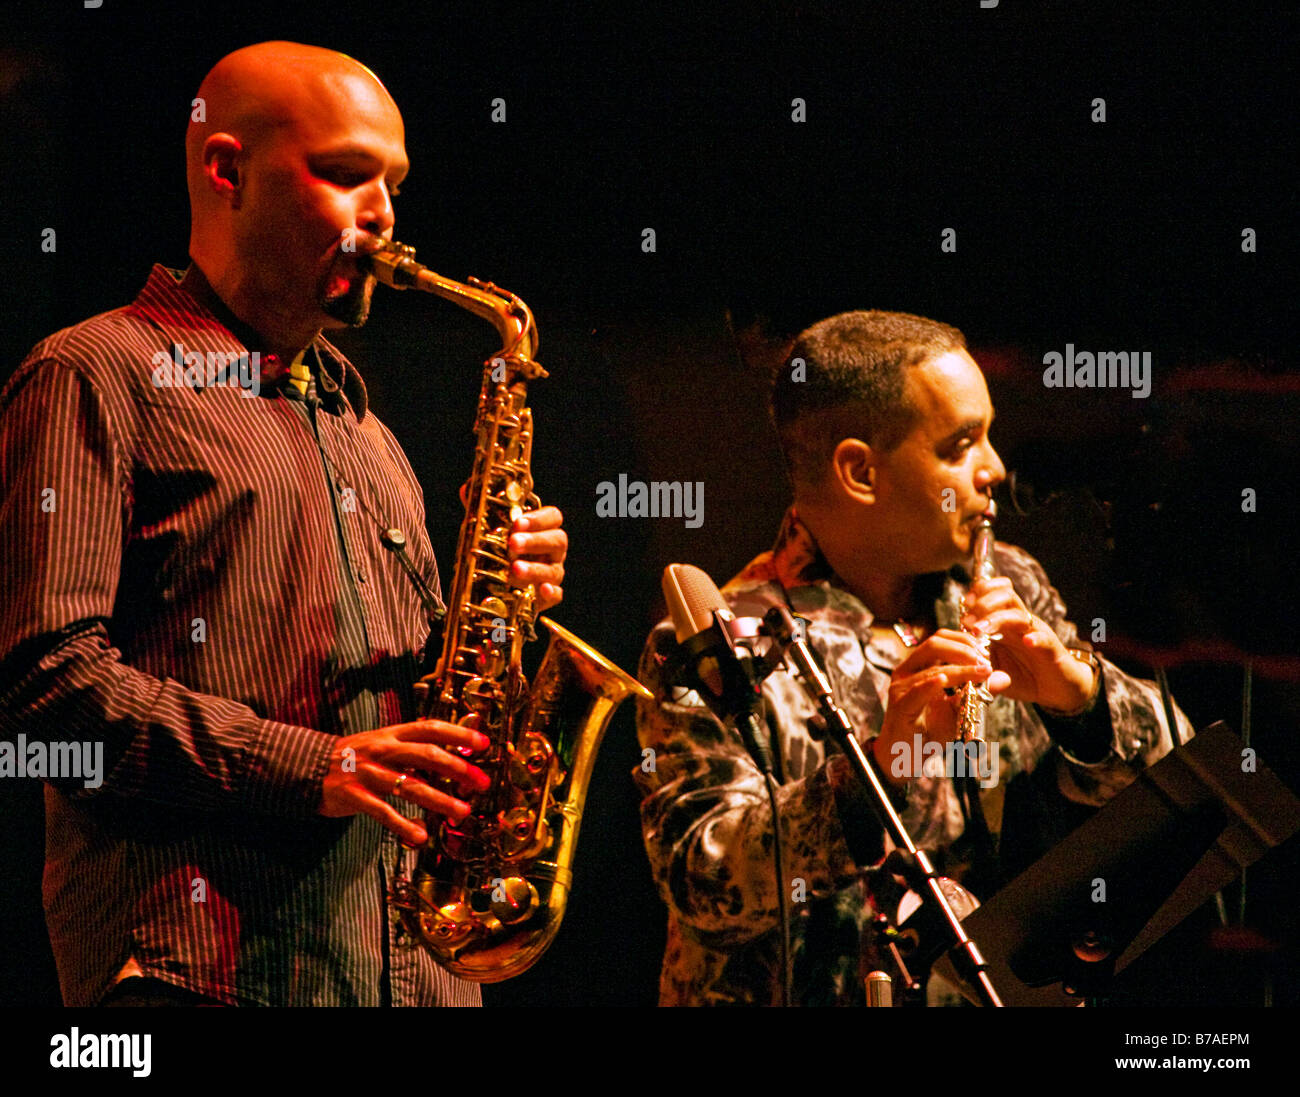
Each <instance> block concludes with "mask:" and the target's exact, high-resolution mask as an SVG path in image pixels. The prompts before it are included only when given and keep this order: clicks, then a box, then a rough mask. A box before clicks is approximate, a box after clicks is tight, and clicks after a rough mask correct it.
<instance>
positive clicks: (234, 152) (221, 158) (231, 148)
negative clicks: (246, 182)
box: [203, 133, 244, 209]
mask: <svg viewBox="0 0 1300 1097" xmlns="http://www.w3.org/2000/svg"><path fill="white" fill-rule="evenodd" d="M243 152H244V146H243V145H241V144H240V143H239V139H238V138H236V137H232V136H231V135H230V134H228V133H214V134H213V135H212V136H211V137H209V138H208V139H207V140H206V141H204V142H203V174H204V175H205V176H206V177H207V180H208V185H209V186H210V187H211V188H212V189H213V190H214V191H216V192H217V193H218V194H219V195H221V196H222V198H224V199H225V200H226V201H227V202H229V203H230V208H231V209H238V208H239V205H240V194H241V190H242V187H241V182H242V180H241V178H240V173H239V165H240V161H241V160H242V159H243Z"/></svg>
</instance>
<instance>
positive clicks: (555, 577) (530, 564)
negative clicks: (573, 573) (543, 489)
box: [509, 507, 569, 612]
mask: <svg viewBox="0 0 1300 1097" xmlns="http://www.w3.org/2000/svg"><path fill="white" fill-rule="evenodd" d="M563 521H564V515H563V514H561V513H560V509H559V507H542V509H541V510H532V511H529V512H528V513H527V514H523V515H520V517H519V518H518V519H516V521H515V524H514V526H513V528H512V529H511V531H510V542H509V549H510V559H511V561H512V564H511V568H510V582H511V583H512V584H514V585H515V586H519V587H526V586H528V584H529V583H531V584H532V585H533V586H534V587H536V588H537V609H538V611H539V612H540V611H545V610H548V609H552V608H554V607H555V606H558V605H559V604H560V601H561V599H563V597H564V591H563V590H561V589H560V584H561V583H563V582H564V557H565V556H566V555H567V554H568V551H569V535H568V534H567V533H565V532H564V530H562V529H561V528H560V524H561V523H562V522H563Z"/></svg>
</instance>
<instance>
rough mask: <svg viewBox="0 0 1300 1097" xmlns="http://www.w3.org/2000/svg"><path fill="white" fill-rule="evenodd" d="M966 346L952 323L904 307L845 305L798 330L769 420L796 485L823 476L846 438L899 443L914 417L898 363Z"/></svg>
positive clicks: (888, 445)
mask: <svg viewBox="0 0 1300 1097" xmlns="http://www.w3.org/2000/svg"><path fill="white" fill-rule="evenodd" d="M965 349H966V337H965V336H964V335H962V333H961V332H960V331H958V330H957V329H956V328H954V327H950V326H949V325H947V324H940V323H937V322H936V321H934V320H927V319H926V318H925V317H923V316H912V315H910V314H909V313H905V312H879V311H875V310H873V311H870V312H842V313H840V314H839V315H838V316H832V317H830V318H829V319H826V320H822V321H820V322H819V323H816V324H814V325H813V326H812V327H810V328H808V329H807V330H806V331H804V332H801V333H800V335H799V336H798V338H796V339H795V341H794V345H793V346H792V347H791V349H790V353H789V355H788V356H787V358H786V360H785V363H784V365H783V366H782V367H781V368H780V369H779V370H778V371H777V373H776V375H775V376H774V378H773V382H772V419H773V422H774V423H775V424H776V431H777V434H778V436H779V437H780V439H781V451H782V453H783V455H784V456H785V464H786V471H787V472H788V473H789V476H790V481H791V483H792V484H793V485H794V487H795V489H796V490H798V489H799V488H800V487H816V486H817V485H818V484H820V483H821V482H822V478H823V477H824V476H825V474H826V469H827V467H828V466H829V464H830V460H831V455H832V454H833V453H834V452H835V447H836V446H837V445H839V444H840V442H841V441H843V440H844V439H845V438H861V439H862V440H863V441H864V442H866V443H867V444H868V445H870V446H872V447H873V448H875V449H878V450H881V451H882V452H885V453H887V452H889V451H890V450H892V449H893V448H894V447H895V446H897V445H898V444H899V443H900V442H902V440H903V439H904V438H906V437H907V435H908V434H909V433H910V432H911V430H912V428H913V427H914V426H915V425H916V419H917V411H916V409H915V408H914V407H912V406H911V404H910V403H909V402H908V400H907V397H906V388H905V377H904V373H903V370H904V369H905V368H906V367H908V366H915V365H920V364H921V363H922V362H926V361H929V360H930V359H931V358H936V357H938V356H940V355H942V354H947V353H949V352H950V351H955V350H965ZM801 362H802V365H800V363H801Z"/></svg>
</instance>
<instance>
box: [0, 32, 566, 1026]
mask: <svg viewBox="0 0 1300 1097" xmlns="http://www.w3.org/2000/svg"><path fill="white" fill-rule="evenodd" d="M186 163H187V177H188V186H189V195H190V202H191V215H192V217H191V238H190V248H189V253H190V258H191V264H190V266H189V268H188V270H186V271H185V272H184V273H183V274H181V273H180V272H174V271H169V270H167V269H166V268H164V267H162V266H155V267H154V269H153V272H152V274H151V275H150V277H149V280H148V283H147V285H146V286H145V288H144V289H143V291H142V292H141V294H140V296H139V297H138V298H136V300H135V301H134V302H133V303H132V304H131V305H129V306H127V307H126V308H122V309H117V310H115V311H113V312H109V313H105V314H103V315H101V316H97V317H94V318H92V319H90V320H88V321H86V322H84V323H81V324H78V325H76V326H74V327H71V328H68V329H65V330H64V331H61V332H59V333H57V334H55V335H53V336H51V337H50V338H48V339H46V340H45V341H43V342H42V343H41V344H40V345H38V346H37V347H36V348H35V349H34V350H33V351H32V353H31V355H30V356H29V357H28V358H27V360H26V361H25V362H24V363H23V364H22V366H21V367H20V369H19V370H18V371H17V373H16V374H15V375H14V377H13V379H12V380H11V381H10V383H9V384H8V386H7V387H6V389H5V392H4V394H3V397H2V398H0V462H2V464H3V477H2V480H3V496H2V497H0V554H2V555H3V557H4V558H5V559H6V561H8V567H9V572H10V576H11V578H10V581H9V585H8V586H7V588H6V598H5V600H4V605H3V606H0V657H2V658H3V660H4V663H3V673H2V674H0V682H3V683H5V684H6V685H5V689H6V691H7V692H6V695H5V696H4V698H3V705H2V706H0V721H2V722H3V731H4V734H5V735H6V737H9V736H12V735H14V734H16V733H19V732H21V733H24V734H25V735H26V736H27V738H28V740H46V741H50V742H55V741H73V740H96V741H100V742H102V743H103V744H104V757H105V759H106V763H105V772H104V774H103V775H102V780H101V781H100V783H99V784H98V785H96V786H95V787H93V788H91V787H83V785H82V783H81V782H77V781H65V780H53V779H51V780H50V781H48V782H47V785H46V815H47V850H46V853H47V858H46V871H45V886H44V891H45V906H46V916H47V923H48V925H49V929H50V936H51V942H52V945H53V948H54V953H55V959H56V962H57V966H58V970H59V979H60V984H61V988H62V993H63V997H64V1000H65V1002H66V1003H67V1004H68V1005H92V1004H95V1003H104V1004H150V1005H152V1004H171V1003H188V1004H227V1005H237V1004H267V1005H309V1004H312V1005H317V1004H319V1005H324V1004H357V1005H387V1004H393V1005H404V1004H455V1003H459V1004H475V1003H477V1002H478V1001H479V1000H480V998H479V992H478V989H477V987H476V986H474V985H473V984H470V983H466V982H463V981H461V980H459V979H456V978H454V977H453V976H451V975H450V974H448V973H447V972H445V971H443V970H441V969H440V968H438V967H437V966H435V965H434V964H433V962H432V960H431V959H430V958H429V956H428V955H427V954H426V953H425V952H424V951H423V950H420V949H409V950H408V949H401V950H399V949H396V948H394V947H393V945H394V941H393V939H392V935H393V932H394V926H393V921H392V920H391V919H390V917H389V914H388V910H387V907H386V889H387V888H388V887H389V886H391V883H392V879H393V874H394V869H395V868H396V869H397V871H398V872H401V871H406V872H409V871H410V863H411V861H412V859H413V857H414V854H413V853H411V852H410V850H409V849H407V848H405V847H409V846H415V845H418V844H420V843H422V842H423V841H424V840H425V838H426V829H425V826H424V823H423V818H424V814H425V812H431V813H433V814H434V815H441V816H445V817H447V818H450V819H459V818H461V817H462V816H464V815H465V814H466V812H468V811H469V804H468V803H467V800H466V798H467V797H468V796H469V795H470V794H472V793H474V792H476V791H479V790H481V789H482V788H484V787H485V786H486V784H487V780H488V779H487V777H486V775H485V774H484V772H483V770H482V769H480V768H479V767H478V766H476V765H475V764H474V762H473V760H472V754H473V752H474V751H476V750H481V749H482V748H483V747H484V745H485V743H486V740H485V738H484V736H482V735H480V734H479V733H478V732H476V731H474V730H472V729H471V728H468V727H462V726H458V725H456V724H451V723H443V722H440V721H437V720H421V721H417V720H415V719H414V715H415V713H414V710H413V699H412V689H411V687H412V684H413V682H414V680H415V678H416V677H417V674H418V670H419V668H418V660H417V652H418V651H419V649H420V647H421V645H422V644H423V643H424V640H425V637H426V634H427V632H428V616H427V613H426V612H425V609H426V607H427V606H428V605H431V604H433V603H435V602H436V600H437V590H438V569H437V566H436V563H435V561H434V558H433V553H432V549H431V546H430V542H429V538H428V535H427V533H426V531H425V528H424V507H423V501H422V496H421V491H420V487H419V485H418V483H417V482H416V480H415V477H414V474H413V473H412V470H411V467H410V465H409V463H408V462H407V459H406V457H405V455H404V454H403V452H402V449H401V447H400V446H399V445H398V443H397V441H396V440H395V439H394V437H393V436H392V435H391V434H390V433H389V432H388V430H387V429H386V428H385V427H384V426H383V425H382V424H381V423H379V422H378V421H377V419H376V418H375V416H374V414H373V412H369V411H368V410H367V399H366V389H365V385H364V384H363V382H362V380H361V377H360V376H359V374H358V372H357V370H356V368H355V367H354V366H353V365H352V364H351V363H350V362H348V361H347V359H346V358H344V357H343V355H342V354H340V353H339V351H338V350H337V349H336V348H335V347H334V346H333V345H332V344H331V343H330V342H329V341H328V340H327V339H326V338H325V337H324V336H323V334H322V332H323V331H326V330H331V329H337V328H343V327H355V326H359V325H361V324H362V323H364V322H365V320H366V317H367V314H368V310H369V303H370V296H371V292H372V290H373V287H374V278H373V276H372V275H371V274H370V273H369V271H368V268H367V267H366V266H365V255H366V252H367V250H368V249H371V248H373V247H374V246H375V245H376V244H377V243H378V242H379V241H380V240H382V239H391V237H392V230H393V224H394V213H393V205H392V198H393V196H394V195H395V194H396V193H397V190H398V186H399V184H400V183H401V182H402V180H403V178H404V177H405V175H406V173H407V170H408V161H407V156H406V150H405V147H404V131H403V125H402V118H401V115H400V113H399V112H398V109H397V107H396V105H395V104H394V103H393V100H392V98H391V97H390V96H389V94H388V92H387V91H386V89H385V88H384V87H383V85H382V84H381V83H380V82H379V80H378V79H377V78H376V77H375V76H374V74H373V73H371V72H370V71H369V70H368V69H366V68H365V67H364V66H362V65H360V64H358V63H357V62H355V61H353V60H351V59H350V58H347V57H345V56H343V55H342V54H338V53H334V52H332V51H328V50H323V49H318V48H315V47H310V46H302V45H296V44H293V43H288V42H267V43H262V44H260V45H256V46H250V47H248V48H246V49H242V50H239V51H236V52H235V53H232V54H231V55H229V56H228V57H226V58H224V59H223V60H222V61H220V62H219V63H218V64H217V65H216V67H215V68H213V70H212V71H211V72H210V73H209V74H208V76H207V78H206V79H205V80H204V81H203V84H202V86H201V87H200V89H199V92H198V96H197V98H196V99H195V102H194V112H193V114H192V116H191V122H190V126H189V131H188V133H187V136H186ZM214 364H215V368H214ZM236 367H237V368H236ZM468 376H469V374H468V373H467V377H468ZM235 379H238V381H236V380H235ZM245 382H252V383H251V384H249V383H245ZM467 384H472V382H470V381H467ZM468 463H469V454H468V453H467V454H466V464H467V466H468ZM394 529H397V530H401V531H402V532H403V533H404V541H405V544H406V548H405V551H406V554H407V560H408V562H409V564H410V565H411V569H413V573H414V575H415V576H418V580H417V581H415V582H413V581H412V580H411V578H410V574H409V573H408V571H406V570H405V569H404V567H403V565H402V562H401V561H400V560H399V559H398V558H397V556H396V555H394V553H393V552H392V551H390V548H389V547H386V546H385V543H384V540H385V539H384V536H383V535H384V534H385V532H386V531H391V530H394ZM389 540H391V538H389ZM508 551H509V557H510V560H511V561H512V563H511V572H510V577H511V581H512V582H515V583H517V584H519V585H520V586H521V587H522V586H529V585H531V586H533V587H534V588H535V590H536V595H537V603H536V604H537V606H538V608H539V609H546V608H548V607H551V606H554V605H556V604H557V603H558V602H559V601H560V599H561V596H562V594H561V587H560V584H561V582H562V580H563V576H564V566H563V565H564V559H565V555H566V551H567V540H566V535H565V533H564V531H563V530H562V529H561V515H560V513H559V511H558V510H556V508H554V507H543V508H541V509H538V510H536V511H534V512H531V513H528V514H524V515H522V516H521V517H520V518H519V519H518V520H517V521H516V522H515V524H514V527H513V530H512V532H511V535H510V537H509V544H508ZM421 585H422V586H423V590H421V589H420V586H421ZM11 684H12V685H11ZM444 779H450V780H451V781H453V782H455V786H451V785H447V784H446V782H445V780H444ZM455 788H458V789H459V790H460V791H459V794H457V792H455V791H454V789H455Z"/></svg>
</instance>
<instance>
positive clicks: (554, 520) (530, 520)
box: [515, 507, 564, 532]
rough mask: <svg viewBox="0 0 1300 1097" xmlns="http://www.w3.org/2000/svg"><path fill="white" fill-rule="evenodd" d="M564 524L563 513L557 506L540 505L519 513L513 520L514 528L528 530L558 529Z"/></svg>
mask: <svg viewBox="0 0 1300 1097" xmlns="http://www.w3.org/2000/svg"><path fill="white" fill-rule="evenodd" d="M563 524H564V515H563V514H562V513H561V511H560V508H559V507H541V508H539V509H538V510H530V511H529V512H528V513H527V514H521V515H520V516H519V518H518V519H517V520H516V521H515V528H516V529H519V530H528V531H529V532H536V531H543V530H548V529H559V528H560V526H561V525H563Z"/></svg>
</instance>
